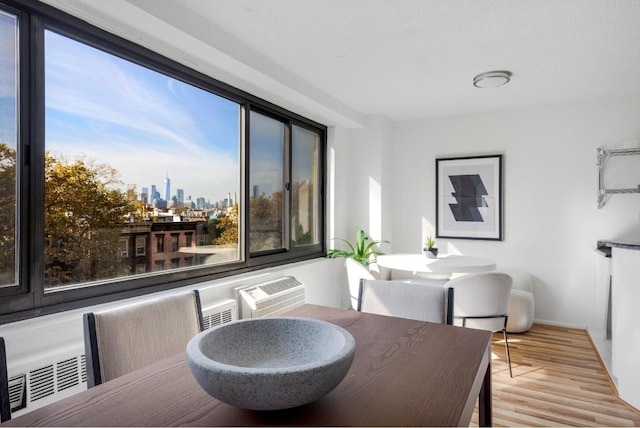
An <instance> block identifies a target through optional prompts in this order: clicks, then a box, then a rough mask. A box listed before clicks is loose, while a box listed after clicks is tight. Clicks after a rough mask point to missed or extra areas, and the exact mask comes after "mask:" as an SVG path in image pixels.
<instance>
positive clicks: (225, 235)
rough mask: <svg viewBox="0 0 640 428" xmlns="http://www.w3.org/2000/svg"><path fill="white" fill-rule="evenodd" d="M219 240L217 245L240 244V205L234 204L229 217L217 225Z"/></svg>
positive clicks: (216, 240)
mask: <svg viewBox="0 0 640 428" xmlns="http://www.w3.org/2000/svg"><path fill="white" fill-rule="evenodd" d="M215 228H216V234H217V236H218V237H217V238H215V239H214V240H213V243H214V244H215V245H225V244H238V204H233V207H231V210H230V211H229V212H228V213H227V215H225V216H222V217H220V218H219V219H218V221H217V222H216V223H215Z"/></svg>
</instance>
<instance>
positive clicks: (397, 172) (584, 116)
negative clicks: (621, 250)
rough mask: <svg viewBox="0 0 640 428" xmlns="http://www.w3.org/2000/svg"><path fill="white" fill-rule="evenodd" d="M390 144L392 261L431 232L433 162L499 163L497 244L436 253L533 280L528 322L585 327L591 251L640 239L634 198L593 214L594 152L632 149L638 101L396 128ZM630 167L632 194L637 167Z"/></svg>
mask: <svg viewBox="0 0 640 428" xmlns="http://www.w3.org/2000/svg"><path fill="white" fill-rule="evenodd" d="M388 143H389V144H390V145H392V147H393V150H392V152H391V153H392V157H391V158H390V159H387V160H385V162H388V163H390V165H391V168H392V175H391V176H392V179H391V180H388V182H387V183H385V186H390V189H391V192H392V193H393V202H392V203H393V216H394V217H393V242H392V248H393V251H395V252H418V251H419V250H420V248H421V242H422V237H424V236H425V235H427V234H433V233H434V231H435V159H436V158H437V157H449V156H464V155H484V154H496V153H501V154H503V155H504V158H503V162H504V164H503V167H504V170H503V180H504V181H503V183H504V240H503V241H502V242H494V241H473V240H461V239H457V240H444V239H442V240H438V247H439V248H440V251H441V252H444V253H459V254H467V255H477V256H484V257H488V258H491V259H494V260H496V261H497V263H498V267H499V268H517V269H523V270H526V271H528V272H530V273H531V274H532V275H533V276H534V281H535V283H534V287H535V290H534V297H535V300H536V313H535V317H536V319H538V320H543V321H545V320H546V321H551V322H556V323H560V324H566V325H576V326H591V325H593V321H594V320H593V314H594V306H593V305H594V299H595V298H594V296H595V291H594V266H595V260H594V257H595V256H594V249H595V246H596V241H597V240H598V239H609V238H612V237H620V236H625V235H627V234H628V231H630V230H636V231H639V232H640V223H639V222H638V219H637V217H638V215H639V214H638V213H639V212H640V195H638V194H634V195H629V194H627V195H613V196H611V197H610V199H609V200H608V202H607V203H606V205H605V206H604V207H603V208H602V209H597V207H596V190H597V186H598V181H597V167H596V148H597V147H606V148H618V147H633V146H640V100H639V99H632V98H631V97H628V98H616V99H601V100H593V101H590V102H582V103H575V104H566V105H549V106H543V107H531V108H526V109H520V110H512V111H503V112H494V113H487V114H477V115H469V116H458V117H443V118H436V119H425V120H419V121H410V122H400V123H395V124H394V133H393V141H389V142H388ZM629 159H630V161H632V162H634V163H633V165H637V167H635V168H632V169H634V171H632V173H635V174H638V175H637V176H636V178H635V179H634V180H631V182H632V183H636V184H638V183H640V157H636V158H635V159H631V158H629ZM360 180H361V179H360ZM387 189H388V188H387ZM361 190H363V189H361ZM352 191H356V192H357V191H358V190H357V189H354V190H352Z"/></svg>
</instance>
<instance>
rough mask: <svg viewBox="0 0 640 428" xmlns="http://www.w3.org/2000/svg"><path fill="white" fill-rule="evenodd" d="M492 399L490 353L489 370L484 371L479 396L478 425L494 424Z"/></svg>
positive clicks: (488, 425) (487, 425)
mask: <svg viewBox="0 0 640 428" xmlns="http://www.w3.org/2000/svg"><path fill="white" fill-rule="evenodd" d="M491 401H492V399H491V353H489V364H488V365H487V371H486V372H485V373H484V380H483V382H482V387H481V388H480V394H479V397H478V425H480V426H481V427H490V426H491V424H492V421H491V419H492V415H491V407H492V406H491Z"/></svg>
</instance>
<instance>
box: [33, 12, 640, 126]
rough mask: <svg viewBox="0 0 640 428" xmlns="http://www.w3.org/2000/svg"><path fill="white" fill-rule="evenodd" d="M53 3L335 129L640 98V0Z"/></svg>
mask: <svg viewBox="0 0 640 428" xmlns="http://www.w3.org/2000/svg"><path fill="white" fill-rule="evenodd" d="M45 1H46V2H47V3H51V4H54V5H56V6H57V7H60V8H61V9H65V10H68V11H70V12H72V13H74V14H76V15H79V16H81V17H83V18H84V19H86V20H88V21H90V22H93V23H95V24H96V25H100V26H103V27H107V28H109V29H110V31H113V32H116V33H119V34H121V35H123V36H125V37H128V38H130V39H133V40H135V41H138V42H139V43H142V44H145V45H147V46H149V47H151V48H153V49H155V50H159V51H161V52H162V53H164V54H167V55H169V56H172V57H174V58H176V59H178V60H181V61H182V62H184V63H186V64H187V65H189V66H192V67H194V68H197V69H199V70H201V71H204V72H206V73H207V74H210V75H212V76H214V77H216V78H219V79H221V80H223V81H225V82H227V83H230V84H232V85H234V86H237V87H240V88H241V89H244V90H247V91H249V92H252V93H254V94H257V95H258V96H262V97H264V98H266V99H268V100H270V101H273V102H275V103H278V104H280V105H284V106H285V107H287V108H291V109H294V110H295V111H299V112H302V113H303V114H305V113H306V114H309V115H311V116H312V117H316V118H320V119H321V120H324V121H325V123H326V124H328V125H334V124H337V125H345V126H358V124H361V123H363V120H364V118H366V116H368V115H380V116H384V117H387V118H389V119H391V120H394V121H401V120H409V119H416V118H424V117H434V116H443V115H456V114H470V113H478V112H483V111H490V110H501V109H510V108H517V107H522V106H531V105H541V104H550V103H562V102H572V101H578V100H583V99H593V98H598V97H608V96H621V95H627V96H628V95H635V96H640V0H110V1H109V2H96V1H93V0H45ZM114 29H115V31H114ZM490 70H509V71H511V72H513V78H512V81H511V83H509V84H508V85H506V86H503V87H500V88H491V89H477V88H475V87H474V86H473V84H472V83H473V77H474V76H475V75H476V74H479V73H481V72H485V71H490Z"/></svg>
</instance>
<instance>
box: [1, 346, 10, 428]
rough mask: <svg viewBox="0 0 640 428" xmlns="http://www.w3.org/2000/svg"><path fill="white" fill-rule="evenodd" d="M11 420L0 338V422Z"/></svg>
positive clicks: (3, 353)
mask: <svg viewBox="0 0 640 428" xmlns="http://www.w3.org/2000/svg"><path fill="white" fill-rule="evenodd" d="M9 419H11V403H10V402H9V376H8V374H7V353H6V348H5V347H4V338H3V337H0V422H4V421H8V420H9Z"/></svg>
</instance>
